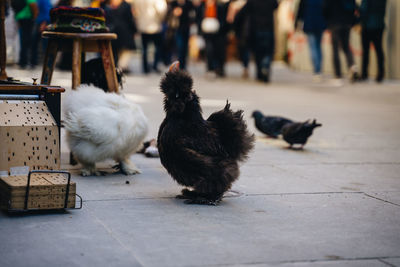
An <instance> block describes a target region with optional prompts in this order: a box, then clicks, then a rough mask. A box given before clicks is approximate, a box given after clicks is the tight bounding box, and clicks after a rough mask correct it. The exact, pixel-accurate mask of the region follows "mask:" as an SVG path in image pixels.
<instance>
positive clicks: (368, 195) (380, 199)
mask: <svg viewBox="0 0 400 267" xmlns="http://www.w3.org/2000/svg"><path fill="white" fill-rule="evenodd" d="M364 195H366V196H367V197H370V198H373V199H376V200H379V201H383V202H385V203H389V204H392V205H395V206H397V207H400V205H399V204H396V203H393V202H391V201H388V200H385V199H382V198H379V197H375V196H372V195H370V194H368V193H364Z"/></svg>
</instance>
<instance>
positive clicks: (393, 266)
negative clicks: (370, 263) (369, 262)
mask: <svg viewBox="0 0 400 267" xmlns="http://www.w3.org/2000/svg"><path fill="white" fill-rule="evenodd" d="M378 261H380V262H382V263H383V264H385V265H387V266H390V267H396V265H394V264H391V263H389V262H387V261H384V260H383V259H378Z"/></svg>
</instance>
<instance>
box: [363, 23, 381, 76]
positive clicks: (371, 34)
mask: <svg viewBox="0 0 400 267" xmlns="http://www.w3.org/2000/svg"><path fill="white" fill-rule="evenodd" d="M382 35H383V29H373V30H369V29H363V30H362V33H361V36H362V48H363V55H362V59H363V60H362V78H363V79H366V78H367V77H368V64H369V48H370V44H371V43H373V44H374V47H375V52H376V57H377V63H378V76H377V78H376V79H377V80H378V81H381V80H382V79H383V76H384V73H385V72H384V60H385V58H384V54H383V48H382Z"/></svg>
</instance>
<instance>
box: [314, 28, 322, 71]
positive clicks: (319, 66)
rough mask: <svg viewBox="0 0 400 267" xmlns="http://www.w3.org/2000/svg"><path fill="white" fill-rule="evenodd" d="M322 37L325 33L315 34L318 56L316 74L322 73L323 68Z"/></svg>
mask: <svg viewBox="0 0 400 267" xmlns="http://www.w3.org/2000/svg"><path fill="white" fill-rule="evenodd" d="M322 35H323V32H318V33H316V34H315V37H316V42H315V45H316V46H315V49H316V55H317V60H316V73H317V74H320V73H321V68H322V49H321V41H322Z"/></svg>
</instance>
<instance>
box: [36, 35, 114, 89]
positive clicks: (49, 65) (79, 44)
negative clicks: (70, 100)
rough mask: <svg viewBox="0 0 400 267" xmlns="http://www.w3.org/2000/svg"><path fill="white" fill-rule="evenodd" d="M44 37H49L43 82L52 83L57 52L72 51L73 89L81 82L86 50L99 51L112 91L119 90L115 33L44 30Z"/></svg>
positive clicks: (109, 87)
mask: <svg viewBox="0 0 400 267" xmlns="http://www.w3.org/2000/svg"><path fill="white" fill-rule="evenodd" d="M42 37H43V38H48V39H49V41H48V45H47V50H46V55H45V58H44V63H43V70H42V78H41V84H50V83H51V78H52V75H53V71H54V66H55V62H56V57H57V53H58V52H60V51H64V52H65V51H72V89H76V88H77V87H78V86H79V85H80V83H81V65H82V58H83V61H84V55H85V52H99V53H100V54H101V58H102V61H103V67H104V71H105V75H106V79H107V85H108V89H109V91H110V92H118V80H117V75H116V72H115V63H114V56H113V53H112V47H111V41H112V40H114V39H117V35H116V34H115V33H70V32H53V31H44V32H43V33H42Z"/></svg>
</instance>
